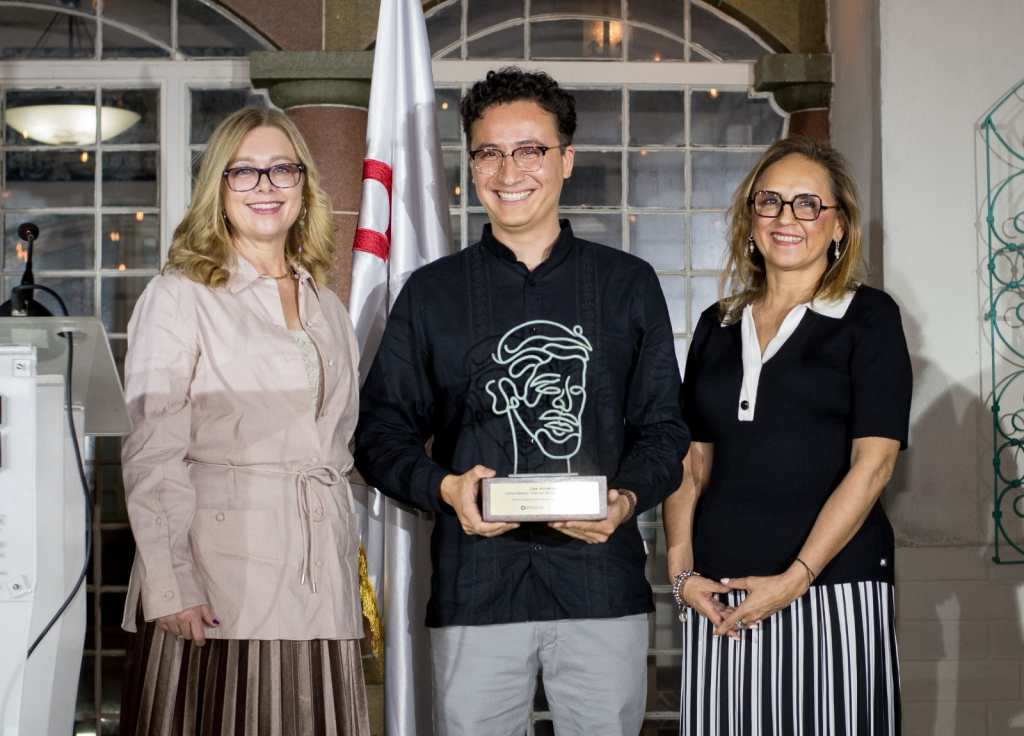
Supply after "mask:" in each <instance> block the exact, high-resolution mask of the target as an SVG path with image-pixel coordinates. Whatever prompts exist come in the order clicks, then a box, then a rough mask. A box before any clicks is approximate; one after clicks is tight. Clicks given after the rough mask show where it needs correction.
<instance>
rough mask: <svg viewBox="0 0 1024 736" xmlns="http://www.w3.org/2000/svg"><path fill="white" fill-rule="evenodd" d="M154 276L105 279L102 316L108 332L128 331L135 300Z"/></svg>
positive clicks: (103, 282) (103, 283)
mask: <svg viewBox="0 0 1024 736" xmlns="http://www.w3.org/2000/svg"><path fill="white" fill-rule="evenodd" d="M152 278H153V277H152V276H125V277H122V278H116V277H111V278H105V279H103V281H102V284H101V286H102V289H103V294H102V297H101V303H102V305H103V310H102V314H101V315H100V316H101V318H102V319H103V326H104V327H106V328H107V332H126V331H127V330H128V318H129V317H131V316H132V309H133V308H134V307H135V301H136V300H137V299H138V298H139V296H140V295H141V294H142V290H143V289H145V288H146V284H148V283H149V282H150V279H152Z"/></svg>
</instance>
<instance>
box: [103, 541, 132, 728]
mask: <svg viewBox="0 0 1024 736" xmlns="http://www.w3.org/2000/svg"><path fill="white" fill-rule="evenodd" d="M110 531H111V530H109V529H104V530H103V536H104V537H106V536H107V535H108V534H110ZM107 551H108V550H104V552H107ZM110 551H111V552H116V553H117V554H118V556H120V557H127V558H129V559H131V557H132V555H133V554H134V552H135V548H134V545H133V546H132V547H130V548H128V549H119V550H110ZM104 582H107V581H106V580H104ZM124 599H125V594H124V593H103V594H101V595H100V620H101V621H102V628H101V630H100V636H102V637H103V642H102V645H103V648H104V649H127V648H128V647H129V646H130V638H129V634H128V632H127V631H125V630H124V629H122V628H121V615H122V613H123V611H124ZM110 661H112V662H114V663H115V664H117V665H120V669H124V662H123V661H122V660H121V659H120V658H107V657H105V658H104V660H103V663H104V665H105V664H106V663H107V662H110ZM114 674H115V677H114V681H115V682H116V683H117V686H118V694H120V687H121V674H120V672H117V673H114ZM108 678H109V673H108V672H107V669H106V667H104V670H103V689H104V690H106V689H107V684H108ZM103 700H104V708H103V710H104V711H106V712H107V713H117V712H118V711H119V710H120V707H121V703H120V702H119V701H114V703H113V708H111V707H110V704H108V703H107V702H106V700H107V698H106V697H104V698H103Z"/></svg>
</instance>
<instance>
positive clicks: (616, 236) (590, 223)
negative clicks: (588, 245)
mask: <svg viewBox="0 0 1024 736" xmlns="http://www.w3.org/2000/svg"><path fill="white" fill-rule="evenodd" d="M565 217H568V218H569V222H571V223H572V232H573V235H575V236H576V237H577V238H582V239H583V240H590V241H593V242H595V243H600V244H601V245H607V246H610V247H612V248H618V249H619V250H622V215H620V214H619V213H618V212H614V213H609V214H598V213H591V212H574V213H572V214H568V215H565Z"/></svg>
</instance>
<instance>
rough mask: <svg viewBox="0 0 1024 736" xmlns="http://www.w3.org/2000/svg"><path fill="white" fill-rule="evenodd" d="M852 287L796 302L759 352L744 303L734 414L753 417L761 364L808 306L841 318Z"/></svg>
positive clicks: (751, 317)
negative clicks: (740, 374)
mask: <svg viewBox="0 0 1024 736" xmlns="http://www.w3.org/2000/svg"><path fill="white" fill-rule="evenodd" d="M854 294H856V291H855V290H851V291H848V292H846V294H844V295H843V296H842V297H840V298H839V299H813V300H811V301H809V302H804V303H803V304H797V305H796V306H795V307H793V308H792V309H791V310H789V314H787V315H786V316H785V318H784V319H783V320H782V324H781V325H780V326H779V331H778V332H777V333H775V337H773V338H772V339H771V340H770V341H769V342H768V344H767V345H766V346H765V349H764V353H763V354H762V353H761V343H760V341H759V340H758V338H757V325H756V324H755V323H754V308H753V306H752V305H750V304H748V305H747V306H745V307H744V308H743V315H742V316H741V317H740V338H741V342H742V346H743V381H742V383H740V398H739V401H738V402H737V407H736V418H737V419H739V421H741V422H752V421H754V409H755V407H756V404H757V386H758V384H759V383H760V381H761V368H762V367H764V364H765V363H767V362H768V361H769V360H771V359H772V358H773V357H774V356H775V354H776V353H778V352H779V350H780V349H781V348H782V346H783V345H785V343H786V340H788V339H789V338H790V337H791V336H792V334H793V333H794V332H795V331H796V328H797V326H799V324H800V322H801V321H802V320H803V318H804V314H806V313H807V310H808V309H810V310H811V311H812V312H815V313H816V314H820V315H822V316H823V317H830V318H832V319H842V318H843V317H844V316H845V315H846V310H847V309H849V308H850V303H851V302H852V301H853V295H854Z"/></svg>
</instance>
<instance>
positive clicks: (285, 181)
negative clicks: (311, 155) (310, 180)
mask: <svg viewBox="0 0 1024 736" xmlns="http://www.w3.org/2000/svg"><path fill="white" fill-rule="evenodd" d="M305 171H306V167H305V166H303V165H302V164H292V163H287V164H274V165H273V166H271V167H269V168H266V169H258V168H256V167H255V166H233V167H232V168H230V169H224V180H225V181H227V183H228V189H230V190H231V191H232V192H250V191H252V190H253V189H255V188H256V187H258V186H259V185H260V180H261V179H262V178H263V177H264V176H266V177H267V180H268V181H269V182H270V185H271V186H273V187H277V188H278V189H291V188H292V187H294V186H296V185H297V184H298V183H299V182H300V181H302V174H303V173H305Z"/></svg>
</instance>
